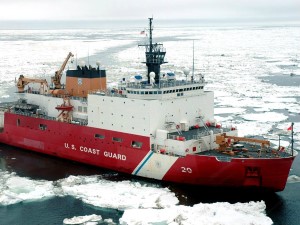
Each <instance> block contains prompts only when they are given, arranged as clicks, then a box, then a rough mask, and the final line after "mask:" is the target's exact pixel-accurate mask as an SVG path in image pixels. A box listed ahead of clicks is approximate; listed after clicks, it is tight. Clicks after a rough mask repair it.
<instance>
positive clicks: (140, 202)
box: [0, 171, 272, 225]
mask: <svg viewBox="0 0 300 225" xmlns="http://www.w3.org/2000/svg"><path fill="white" fill-rule="evenodd" d="M0 181H1V182H0V204H2V205H9V204H15V203H17V202H20V201H24V200H36V199H42V198H44V197H52V196H65V195H71V196H74V197H75V198H79V199H81V200H82V201H84V202H86V203H88V204H91V205H94V206H98V207H106V208H115V209H120V210H125V212H124V215H123V216H122V218H121V219H120V223H121V224H154V223H160V224H174V225H176V224H190V225H193V224H197V225H201V224H206V225H209V224H224V225H226V224H246V225H247V224H249V225H250V224H252V225H256V224H263V225H268V224H272V221H271V219H270V218H269V217H267V216H266V214H265V204H264V202H249V203H236V204H229V203H213V204H201V203H200V204H197V205H194V206H193V207H189V206H183V205H178V203H179V201H178V199H177V197H176V196H175V194H174V193H173V192H171V191H170V190H169V189H167V188H159V187H150V186H147V185H142V184H140V183H138V182H130V181H119V182H114V181H107V180H104V179H102V178H101V177H100V176H69V177H68V178H65V179H61V180H58V181H55V182H51V181H43V180H32V179H29V178H24V177H19V176H17V175H16V174H15V173H8V172H2V171H0ZM224 215H226V216H224ZM99 221H101V216H98V215H86V216H77V217H73V218H66V219H64V224H83V223H84V224H98V222H99ZM106 222H107V223H108V222H109V223H110V224H114V223H113V221H112V220H111V221H110V220H109V221H108V220H107V221H106Z"/></svg>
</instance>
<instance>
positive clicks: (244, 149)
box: [168, 126, 297, 162]
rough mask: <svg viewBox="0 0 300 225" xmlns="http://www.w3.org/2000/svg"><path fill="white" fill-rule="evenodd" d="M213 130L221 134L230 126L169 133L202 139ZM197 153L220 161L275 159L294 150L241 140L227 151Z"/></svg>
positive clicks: (174, 137) (173, 136)
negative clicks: (262, 145)
mask: <svg viewBox="0 0 300 225" xmlns="http://www.w3.org/2000/svg"><path fill="white" fill-rule="evenodd" d="M210 131H212V132H213V134H214V135H215V134H221V133H224V132H228V131H230V128H224V127H222V128H221V129H220V128H216V127H213V126H211V127H207V128H205V127H199V128H197V129H191V130H188V131H177V132H172V133H169V134H168V138H170V139H174V140H175V139H176V138H177V137H178V136H180V137H184V140H191V139H200V138H202V137H205V136H208V135H209V132H210ZM196 154H197V155H205V156H214V157H217V159H218V160H220V161H227V162H229V161H231V159H233V158H247V159H258V158H264V159H274V158H287V157H291V156H292V150H291V149H290V148H285V149H282V150H281V151H279V150H278V149H275V148H272V146H270V147H264V148H262V147H261V145H260V144H258V143H253V142H244V141H239V142H235V143H232V145H231V146H230V147H228V148H227V149H226V150H225V151H220V150H218V149H212V150H206V151H202V152H198V153H196ZM293 154H294V155H296V154H297V152H296V151H294V152H293Z"/></svg>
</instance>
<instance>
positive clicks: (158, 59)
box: [139, 18, 167, 84]
mask: <svg viewBox="0 0 300 225" xmlns="http://www.w3.org/2000/svg"><path fill="white" fill-rule="evenodd" d="M152 20H153V18H149V43H148V44H144V45H139V46H145V47H146V51H145V55H146V62H143V63H145V64H146V66H147V68H148V71H147V78H148V83H150V73H151V72H154V73H155V77H154V80H155V84H158V83H159V80H160V65H161V64H164V63H167V62H165V61H164V58H165V55H166V50H165V49H164V48H163V45H162V44H158V43H154V44H153V39H152V31H153V27H152Z"/></svg>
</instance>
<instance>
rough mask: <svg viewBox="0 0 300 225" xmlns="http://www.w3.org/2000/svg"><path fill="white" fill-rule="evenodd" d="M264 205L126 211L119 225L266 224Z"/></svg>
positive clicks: (202, 206)
mask: <svg viewBox="0 0 300 225" xmlns="http://www.w3.org/2000/svg"><path fill="white" fill-rule="evenodd" d="M265 209H266V205H265V203H264V202H263V201H261V202H249V203H236V204H230V203H226V202H225V203H219V202H217V203H212V204H203V203H200V204H197V205H194V206H192V207H189V206H183V205H179V206H174V207H171V208H165V209H159V210H158V209H129V210H125V212H124V214H123V216H122V218H120V224H121V225H130V224H172V225H177V224H178V225H179V224H189V225H210V224H211V225H213V224H220V225H235V224H237V225H240V224H243V225H269V224H273V222H272V220H271V219H270V218H269V217H267V216H266V214H265Z"/></svg>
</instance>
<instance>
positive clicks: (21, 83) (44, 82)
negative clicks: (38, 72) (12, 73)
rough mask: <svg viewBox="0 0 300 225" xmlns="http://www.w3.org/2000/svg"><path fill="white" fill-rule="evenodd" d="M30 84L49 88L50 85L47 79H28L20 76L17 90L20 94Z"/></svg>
mask: <svg viewBox="0 0 300 225" xmlns="http://www.w3.org/2000/svg"><path fill="white" fill-rule="evenodd" d="M29 83H40V84H41V86H46V87H48V83H47V80H46V79H33V78H26V77H24V75H20V77H19V79H18V82H17V88H18V91H19V92H23V91H24V88H25V86H26V85H27V84H29Z"/></svg>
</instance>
